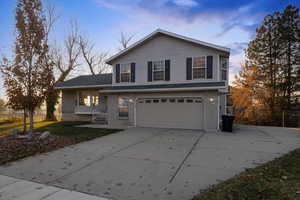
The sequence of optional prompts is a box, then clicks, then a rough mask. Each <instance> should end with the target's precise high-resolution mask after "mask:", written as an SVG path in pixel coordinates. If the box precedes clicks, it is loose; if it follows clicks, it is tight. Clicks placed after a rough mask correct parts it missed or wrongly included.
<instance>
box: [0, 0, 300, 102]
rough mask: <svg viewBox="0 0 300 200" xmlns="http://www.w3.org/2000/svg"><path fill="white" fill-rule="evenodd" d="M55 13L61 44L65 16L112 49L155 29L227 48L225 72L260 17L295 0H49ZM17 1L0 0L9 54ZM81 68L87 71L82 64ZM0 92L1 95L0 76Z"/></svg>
mask: <svg viewBox="0 0 300 200" xmlns="http://www.w3.org/2000/svg"><path fill="white" fill-rule="evenodd" d="M49 1H50V2H52V3H53V4H54V5H55V6H56V8H57V11H58V13H59V15H60V18H59V21H58V22H57V24H56V26H55V30H54V31H53V34H52V36H51V38H52V42H53V43H56V44H58V45H60V44H62V42H63V38H64V36H65V35H66V34H67V33H68V31H69V27H70V26H69V23H70V20H76V21H77V23H78V25H79V29H80V32H82V33H83V34H84V35H86V36H87V37H89V38H90V40H91V41H94V42H95V44H96V47H97V49H98V50H99V51H109V52H110V54H113V53H116V51H117V49H118V46H119V44H118V39H119V36H120V32H121V31H123V32H125V33H128V34H134V40H138V39H141V38H142V37H143V36H145V35H147V34H149V33H151V32H152V31H154V30H155V29H157V28H161V29H165V30H168V31H172V32H175V33H178V34H182V35H185V36H189V37H193V38H195V39H199V40H203V41H207V42H212V43H215V44H219V45H224V46H227V47H230V48H231V58H230V67H231V68H230V77H231V79H232V78H233V76H234V74H236V73H237V72H238V70H239V69H240V63H241V62H243V49H244V48H245V47H246V46H247V43H248V42H249V41H250V40H251V39H253V38H254V36H255V29H256V27H257V26H258V25H259V24H260V23H261V21H262V19H263V17H264V16H265V15H266V14H268V13H272V12H274V11H276V10H283V9H284V8H285V6H286V5H288V4H293V5H296V6H297V7H300V0H238V1H235V0H49ZM15 6H16V0H1V4H0V53H1V54H5V55H6V56H11V55H12V54H11V51H12V48H11V47H12V44H13V40H14V11H15ZM80 73H88V70H87V67H82V68H81V70H80ZM0 84H1V85H0V96H4V90H3V88H2V87H1V86H2V78H0Z"/></svg>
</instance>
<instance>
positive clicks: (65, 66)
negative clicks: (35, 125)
mask: <svg viewBox="0 0 300 200" xmlns="http://www.w3.org/2000/svg"><path fill="white" fill-rule="evenodd" d="M78 43H79V35H78V26H77V24H76V22H71V31H70V33H69V34H68V36H67V38H66V39H65V41H64V47H63V48H59V47H56V48H53V49H52V51H51V60H52V62H53V63H54V66H55V71H56V72H57V73H55V74H58V75H57V76H56V77H55V78H56V79H55V82H54V84H53V85H52V87H51V88H50V89H49V90H48V91H49V92H48V96H47V99H46V107H47V115H46V118H47V119H48V120H56V118H55V115H54V112H55V106H56V104H57V103H58V96H59V94H58V91H57V90H55V89H54V85H55V84H57V83H60V82H63V81H64V80H65V79H66V78H67V77H68V75H69V74H70V73H71V72H72V71H74V70H75V69H76V68H78V66H80V63H79V57H80V47H79V45H78Z"/></svg>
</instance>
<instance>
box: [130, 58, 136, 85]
mask: <svg viewBox="0 0 300 200" xmlns="http://www.w3.org/2000/svg"><path fill="white" fill-rule="evenodd" d="M130 76H131V77H130V78H131V82H135V63H131V69H130Z"/></svg>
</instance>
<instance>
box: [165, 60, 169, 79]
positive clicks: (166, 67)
mask: <svg viewBox="0 0 300 200" xmlns="http://www.w3.org/2000/svg"><path fill="white" fill-rule="evenodd" d="M169 80H170V60H165V81H169Z"/></svg>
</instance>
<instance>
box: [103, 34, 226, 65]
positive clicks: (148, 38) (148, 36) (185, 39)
mask: <svg viewBox="0 0 300 200" xmlns="http://www.w3.org/2000/svg"><path fill="white" fill-rule="evenodd" d="M158 34H163V35H167V36H169V37H173V38H177V39H180V40H184V41H187V42H191V43H194V44H198V45H201V46H205V47H209V48H213V49H216V50H219V51H223V52H225V53H230V49H229V48H227V47H223V46H219V45H215V44H212V43H208V42H203V41H200V40H196V39H193V38H190V37H186V36H183V35H179V34H176V33H172V32H169V31H165V30H162V29H157V30H156V31H154V32H152V33H151V34H149V35H147V36H146V37H144V38H143V39H141V40H139V41H137V42H135V43H134V44H132V45H130V46H129V47H128V48H126V49H124V50H122V51H120V52H119V53H117V54H115V55H113V56H111V57H110V58H108V59H107V60H106V61H105V62H106V63H107V64H111V62H112V61H113V60H115V59H117V58H118V57H120V56H122V55H124V54H126V53H127V52H128V51H130V50H132V49H134V48H136V47H137V46H139V45H141V44H143V43H144V42H145V41H148V40H150V39H152V38H153V37H154V36H156V35H158Z"/></svg>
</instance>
